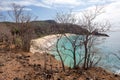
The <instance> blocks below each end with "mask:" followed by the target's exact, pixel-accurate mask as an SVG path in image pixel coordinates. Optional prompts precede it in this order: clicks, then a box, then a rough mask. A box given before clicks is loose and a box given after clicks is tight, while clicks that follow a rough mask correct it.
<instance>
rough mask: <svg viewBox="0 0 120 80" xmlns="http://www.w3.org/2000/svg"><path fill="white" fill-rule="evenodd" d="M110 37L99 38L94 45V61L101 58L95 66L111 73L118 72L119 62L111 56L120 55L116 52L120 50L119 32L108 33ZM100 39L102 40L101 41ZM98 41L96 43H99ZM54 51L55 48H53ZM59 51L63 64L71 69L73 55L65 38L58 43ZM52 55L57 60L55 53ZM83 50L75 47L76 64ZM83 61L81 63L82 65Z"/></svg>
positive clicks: (69, 43)
mask: <svg viewBox="0 0 120 80" xmlns="http://www.w3.org/2000/svg"><path fill="white" fill-rule="evenodd" d="M107 34H108V35H109V36H110V37H99V38H98V39H99V40H100V42H99V44H97V45H95V47H94V49H96V51H97V54H95V59H96V60H97V59H98V58H99V57H101V58H102V59H101V61H100V62H99V64H98V65H97V66H101V67H103V68H105V69H107V70H110V71H112V72H116V71H118V70H120V60H118V58H116V56H114V55H113V54H118V55H119V56H120V53H119V52H118V51H119V50H120V37H119V36H120V32H108V33H107ZM69 38H70V39H71V40H74V39H75V38H76V37H75V36H70V37H69ZM81 39H82V38H81V37H79V38H78V41H77V42H76V44H79V43H80V40H81ZM101 39H102V40H101ZM99 40H98V41H99ZM54 49H55V48H54ZM59 51H60V53H61V55H62V57H63V60H64V63H65V65H67V66H70V67H73V59H72V57H73V54H72V51H74V50H72V44H71V42H70V41H69V40H67V39H66V38H62V39H61V40H60V42H59ZM52 53H53V54H56V56H55V57H56V59H58V60H59V56H57V52H56V51H52ZM83 53H84V48H83V47H77V49H76V58H77V59H76V61H77V64H78V63H79V61H81V60H82V58H83V55H84V54H83ZM82 62H83V61H81V64H82Z"/></svg>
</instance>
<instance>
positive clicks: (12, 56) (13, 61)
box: [0, 52, 120, 80]
mask: <svg viewBox="0 0 120 80" xmlns="http://www.w3.org/2000/svg"><path fill="white" fill-rule="evenodd" d="M0 80H120V76H118V75H115V74H113V73H110V72H107V71H105V70H104V69H102V68H100V67H96V68H91V69H89V70H83V69H82V68H79V69H77V70H75V69H70V68H68V67H66V71H65V72H63V70H62V66H61V63H60V61H57V60H56V59H55V58H54V56H52V55H50V54H45V53H43V54H40V53H35V54H32V53H27V52H1V53H0Z"/></svg>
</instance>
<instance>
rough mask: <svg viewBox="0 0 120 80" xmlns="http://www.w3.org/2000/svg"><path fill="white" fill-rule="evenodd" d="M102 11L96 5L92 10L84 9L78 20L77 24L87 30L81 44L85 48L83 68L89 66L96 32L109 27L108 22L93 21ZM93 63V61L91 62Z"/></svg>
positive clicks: (101, 8)
mask: <svg viewBox="0 0 120 80" xmlns="http://www.w3.org/2000/svg"><path fill="white" fill-rule="evenodd" d="M102 13H103V7H98V6H96V7H95V9H94V10H88V11H84V12H83V13H82V18H81V19H80V20H79V22H80V23H79V24H80V25H81V26H82V27H83V28H85V29H86V30H88V31H89V33H85V35H83V37H84V39H83V44H84V49H85V55H84V64H83V68H84V69H87V68H89V67H90V64H91V60H90V56H91V55H92V51H91V50H92V47H93V46H94V43H95V41H96V39H97V37H96V36H95V35H96V33H101V32H105V31H107V30H108V29H109V27H110V24H109V22H105V23H100V22H97V21H95V19H96V18H97V16H99V15H100V14H102ZM92 63H93V62H92Z"/></svg>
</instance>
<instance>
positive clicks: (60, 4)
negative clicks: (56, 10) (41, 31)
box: [42, 0, 82, 7]
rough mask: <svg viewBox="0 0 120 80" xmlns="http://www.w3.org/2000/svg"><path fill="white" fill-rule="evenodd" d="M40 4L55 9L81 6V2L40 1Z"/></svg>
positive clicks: (79, 0)
mask: <svg viewBox="0 0 120 80" xmlns="http://www.w3.org/2000/svg"><path fill="white" fill-rule="evenodd" d="M42 2H43V3H44V4H46V5H52V6H55V7H65V6H66V7H76V6H79V5H80V4H82V1H81V0H42Z"/></svg>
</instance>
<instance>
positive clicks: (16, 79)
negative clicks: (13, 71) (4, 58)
mask: <svg viewBox="0 0 120 80" xmlns="http://www.w3.org/2000/svg"><path fill="white" fill-rule="evenodd" d="M13 80H21V79H20V78H18V77H15V78H14V79H13Z"/></svg>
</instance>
